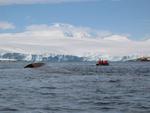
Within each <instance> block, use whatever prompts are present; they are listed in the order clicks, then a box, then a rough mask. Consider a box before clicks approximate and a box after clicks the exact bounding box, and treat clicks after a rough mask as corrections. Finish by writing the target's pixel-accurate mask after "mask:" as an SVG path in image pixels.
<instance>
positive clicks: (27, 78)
mask: <svg viewBox="0 0 150 113" xmlns="http://www.w3.org/2000/svg"><path fill="white" fill-rule="evenodd" d="M26 64H28V63H27V62H0V113H150V62H122V63H121V62H120V63H119V62H118V63H110V66H99V67H97V66H95V64H94V63H46V65H45V66H43V67H40V68H35V69H24V68H23V67H24V66H25V65H26Z"/></svg>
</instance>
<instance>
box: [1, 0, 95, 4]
mask: <svg viewBox="0 0 150 113" xmlns="http://www.w3.org/2000/svg"><path fill="white" fill-rule="evenodd" d="M86 1H96V0H0V5H12V4H46V3H49V4H55V3H64V2H86Z"/></svg>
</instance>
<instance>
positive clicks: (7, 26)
mask: <svg viewBox="0 0 150 113" xmlns="http://www.w3.org/2000/svg"><path fill="white" fill-rule="evenodd" d="M14 28H15V26H14V25H13V24H12V23H9V22H0V29H2V30H7V29H14Z"/></svg>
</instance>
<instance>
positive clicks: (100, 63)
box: [96, 59, 109, 66]
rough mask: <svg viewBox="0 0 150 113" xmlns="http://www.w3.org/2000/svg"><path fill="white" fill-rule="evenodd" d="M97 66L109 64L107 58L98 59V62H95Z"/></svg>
mask: <svg viewBox="0 0 150 113" xmlns="http://www.w3.org/2000/svg"><path fill="white" fill-rule="evenodd" d="M96 65H97V66H99V65H109V63H108V61H107V60H101V59H99V60H98V62H97V63H96Z"/></svg>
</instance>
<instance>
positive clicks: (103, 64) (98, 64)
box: [96, 64, 109, 66]
mask: <svg viewBox="0 0 150 113" xmlns="http://www.w3.org/2000/svg"><path fill="white" fill-rule="evenodd" d="M96 66H109V64H96Z"/></svg>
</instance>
